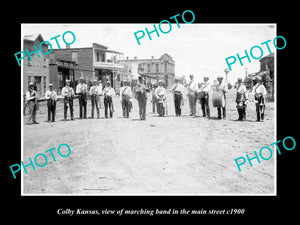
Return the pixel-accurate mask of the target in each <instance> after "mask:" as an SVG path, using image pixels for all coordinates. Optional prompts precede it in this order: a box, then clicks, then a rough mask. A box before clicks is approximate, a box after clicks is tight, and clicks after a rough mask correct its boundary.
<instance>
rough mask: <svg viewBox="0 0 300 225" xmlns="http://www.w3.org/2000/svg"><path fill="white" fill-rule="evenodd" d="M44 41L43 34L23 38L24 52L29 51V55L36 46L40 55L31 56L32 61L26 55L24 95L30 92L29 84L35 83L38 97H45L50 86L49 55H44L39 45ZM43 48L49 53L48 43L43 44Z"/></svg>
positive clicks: (24, 62)
mask: <svg viewBox="0 0 300 225" xmlns="http://www.w3.org/2000/svg"><path fill="white" fill-rule="evenodd" d="M43 41H44V39H43V37H42V35H41V34H36V35H25V36H24V38H23V50H22V51H24V52H26V50H25V49H28V51H29V53H33V52H34V51H35V49H34V45H35V46H36V49H37V50H38V54H39V57H38V55H37V53H34V54H32V55H30V56H31V59H32V60H30V58H29V56H28V55H27V54H26V57H25V58H24V59H23V60H22V69H23V94H25V93H26V91H27V90H28V85H29V83H34V84H35V86H36V88H37V94H38V96H39V97H41V96H42V97H43V96H44V93H45V91H46V88H47V86H48V84H49V80H48V79H49V55H44V54H42V53H41V52H40V50H39V45H40V43H41V42H43ZM41 48H42V51H43V52H44V53H47V52H49V49H48V44H47V43H43V44H42V46H41Z"/></svg>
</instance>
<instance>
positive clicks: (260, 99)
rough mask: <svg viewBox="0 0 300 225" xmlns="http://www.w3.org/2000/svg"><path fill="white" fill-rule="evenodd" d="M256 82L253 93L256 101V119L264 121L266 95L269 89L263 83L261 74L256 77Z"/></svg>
mask: <svg viewBox="0 0 300 225" xmlns="http://www.w3.org/2000/svg"><path fill="white" fill-rule="evenodd" d="M256 82H257V83H256V84H255V85H254V87H253V89H252V94H253V95H254V101H255V105H256V115H257V120H256V121H263V120H264V115H265V107H266V105H265V97H266V95H267V93H268V92H267V90H266V88H265V86H264V85H263V81H262V79H261V77H260V76H258V77H257V78H256Z"/></svg>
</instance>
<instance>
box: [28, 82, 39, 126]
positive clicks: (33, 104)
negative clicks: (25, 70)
mask: <svg viewBox="0 0 300 225" xmlns="http://www.w3.org/2000/svg"><path fill="white" fill-rule="evenodd" d="M26 101H27V105H28V106H29V118H28V124H30V123H31V121H32V124H38V122H36V111H37V93H36V91H35V90H34V84H33V83H30V84H29V86H28V91H27V92H26Z"/></svg>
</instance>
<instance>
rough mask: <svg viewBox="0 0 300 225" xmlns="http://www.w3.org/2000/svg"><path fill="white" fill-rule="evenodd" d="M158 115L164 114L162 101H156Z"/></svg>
mask: <svg viewBox="0 0 300 225" xmlns="http://www.w3.org/2000/svg"><path fill="white" fill-rule="evenodd" d="M157 112H158V116H165V108H164V105H163V103H162V102H161V103H158V108H157Z"/></svg>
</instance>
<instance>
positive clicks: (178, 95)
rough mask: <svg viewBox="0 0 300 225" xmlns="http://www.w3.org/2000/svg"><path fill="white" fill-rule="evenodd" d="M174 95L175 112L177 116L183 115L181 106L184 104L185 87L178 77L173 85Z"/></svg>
mask: <svg viewBox="0 0 300 225" xmlns="http://www.w3.org/2000/svg"><path fill="white" fill-rule="evenodd" d="M172 91H173V97H174V106H175V114H176V116H181V106H182V105H183V92H184V87H183V85H182V84H181V83H179V81H178V80H177V79H176V80H175V84H174V85H173V87H172Z"/></svg>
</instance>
